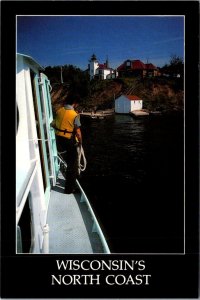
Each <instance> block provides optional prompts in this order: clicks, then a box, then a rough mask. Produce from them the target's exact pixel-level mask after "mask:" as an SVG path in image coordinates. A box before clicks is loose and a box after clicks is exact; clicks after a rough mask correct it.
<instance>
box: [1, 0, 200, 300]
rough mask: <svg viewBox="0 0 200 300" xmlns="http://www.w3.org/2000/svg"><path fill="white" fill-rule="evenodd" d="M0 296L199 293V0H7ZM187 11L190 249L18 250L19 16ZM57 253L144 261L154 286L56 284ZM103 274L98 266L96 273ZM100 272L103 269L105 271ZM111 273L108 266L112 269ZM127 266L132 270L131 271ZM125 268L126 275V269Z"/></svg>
mask: <svg viewBox="0 0 200 300" xmlns="http://www.w3.org/2000/svg"><path fill="white" fill-rule="evenodd" d="M1 8H2V9H1V23H2V32H1V42H2V62H1V79H2V80H1V297H2V298H86V297H87V298H198V295H199V293H198V292H199V286H198V282H199V280H198V266H199V254H198V253H199V230H198V222H199V188H198V185H199V138H198V137H199V71H198V59H199V40H198V31H199V29H198V28H199V3H198V2H196V1H177V2H175V1H170V2H168V1H155V2H153V1H146V2H145V1H127V2H126V1H116V2H114V1H111V2H110V3H109V2H108V1H104V2H103V1H93V2H92V1H81V2H79V1H62V2H60V1H44V2H42V1H36V2H34V1H9V2H6V1H3V2H1ZM85 14H87V15H90V14H91V15H117V14H120V15H172V16H173V15H185V70H186V72H185V99H186V103H185V159H186V160H185V171H186V173H185V180H186V181H185V200H186V216H185V217H186V254H185V255H134V254H133V255H129V254H124V255H114V254H111V255H109V256H106V255H41V254H40V255H32V254H30V255H16V254H15V101H14V99H15V97H16V96H15V64H16V62H15V53H16V47H15V46H16V45H15V32H16V27H15V17H16V15H85ZM56 259H63V260H67V259H79V260H80V261H82V260H84V259H88V260H94V259H95V260H96V259H97V260H102V259H104V260H109V259H113V260H114V259H126V260H129V261H130V260H139V259H142V260H145V262H146V272H145V273H147V274H151V276H152V277H151V280H150V285H148V286H116V285H115V286H108V285H103V284H101V285H100V286H97V285H93V286H88V285H87V286H72V285H70V286H64V285H62V286H52V285H51V274H57V273H58V271H57V268H56ZM98 273H99V272H98ZM100 273H101V275H102V276H104V275H106V274H103V271H101V272H100ZM109 273H110V272H109ZM125 273H126V272H125ZM125 273H124V274H125Z"/></svg>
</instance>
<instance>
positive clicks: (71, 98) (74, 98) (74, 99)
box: [65, 93, 80, 104]
mask: <svg viewBox="0 0 200 300" xmlns="http://www.w3.org/2000/svg"><path fill="white" fill-rule="evenodd" d="M79 102H80V95H79V94H75V93H69V94H68V95H67V98H66V101H65V103H66V104H74V103H79Z"/></svg>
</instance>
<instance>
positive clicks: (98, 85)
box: [45, 65, 184, 110]
mask: <svg viewBox="0 0 200 300" xmlns="http://www.w3.org/2000/svg"><path fill="white" fill-rule="evenodd" d="M45 73H46V75H47V76H48V78H49V79H50V82H51V85H52V92H51V96H52V103H53V108H54V110H57V108H58V107H59V106H60V105H62V104H63V103H64V101H65V98H66V96H67V94H68V92H69V91H70V92H72V93H73V92H74V93H79V95H80V97H81V103H80V109H81V110H93V109H108V108H113V107H114V99H116V98H117V97H118V96H120V95H121V94H132V95H137V96H139V97H141V99H143V107H144V108H145V109H148V110H169V109H170V110H171V109H174V108H175V109H183V105H184V104H183V99H184V94H183V93H184V92H183V77H180V78H177V77H176V78H175V77H172V76H171V77H155V78H130V77H129V78H117V79H112V80H91V81H90V80H89V76H88V74H87V73H86V72H83V71H81V70H80V69H78V68H76V67H73V66H71V65H69V66H67V65H66V66H64V67H63V68H62V76H63V83H61V68H60V67H53V68H51V67H48V68H46V70H45Z"/></svg>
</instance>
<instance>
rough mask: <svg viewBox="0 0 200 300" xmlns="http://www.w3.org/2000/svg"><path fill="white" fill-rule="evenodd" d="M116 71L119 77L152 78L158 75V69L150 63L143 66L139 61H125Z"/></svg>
mask: <svg viewBox="0 0 200 300" xmlns="http://www.w3.org/2000/svg"><path fill="white" fill-rule="evenodd" d="M117 71H118V73H119V76H120V77H123V76H142V77H145V76H150V77H154V76H157V75H158V69H157V67H156V66H154V65H153V64H152V63H147V64H144V63H143V62H142V61H141V60H139V59H136V60H130V59H128V60H126V61H125V62H123V64H121V65H120V66H119V67H118V68H117Z"/></svg>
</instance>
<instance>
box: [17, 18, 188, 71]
mask: <svg viewBox="0 0 200 300" xmlns="http://www.w3.org/2000/svg"><path fill="white" fill-rule="evenodd" d="M16 25H17V26H16V36H17V38H16V47H17V52H18V53H22V54H26V55H29V56H31V57H32V58H33V59H34V60H36V61H37V62H38V63H39V64H40V65H42V66H43V67H47V66H58V65H69V64H71V65H74V66H76V67H78V68H80V69H81V70H86V69H87V67H88V63H89V59H90V58H91V56H92V54H95V55H96V57H97V60H98V62H99V63H104V62H105V61H106V59H107V58H108V61H109V66H110V67H111V68H113V69H115V68H117V67H118V66H120V65H121V64H122V63H123V62H124V61H125V60H127V59H131V60H134V59H139V60H141V61H142V62H144V63H147V62H149V63H153V64H154V65H155V66H157V67H162V66H163V65H165V64H168V63H169V61H170V59H171V57H172V55H177V56H179V57H181V58H182V59H184V17H183V16H160V17H158V16H17V18H16Z"/></svg>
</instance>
